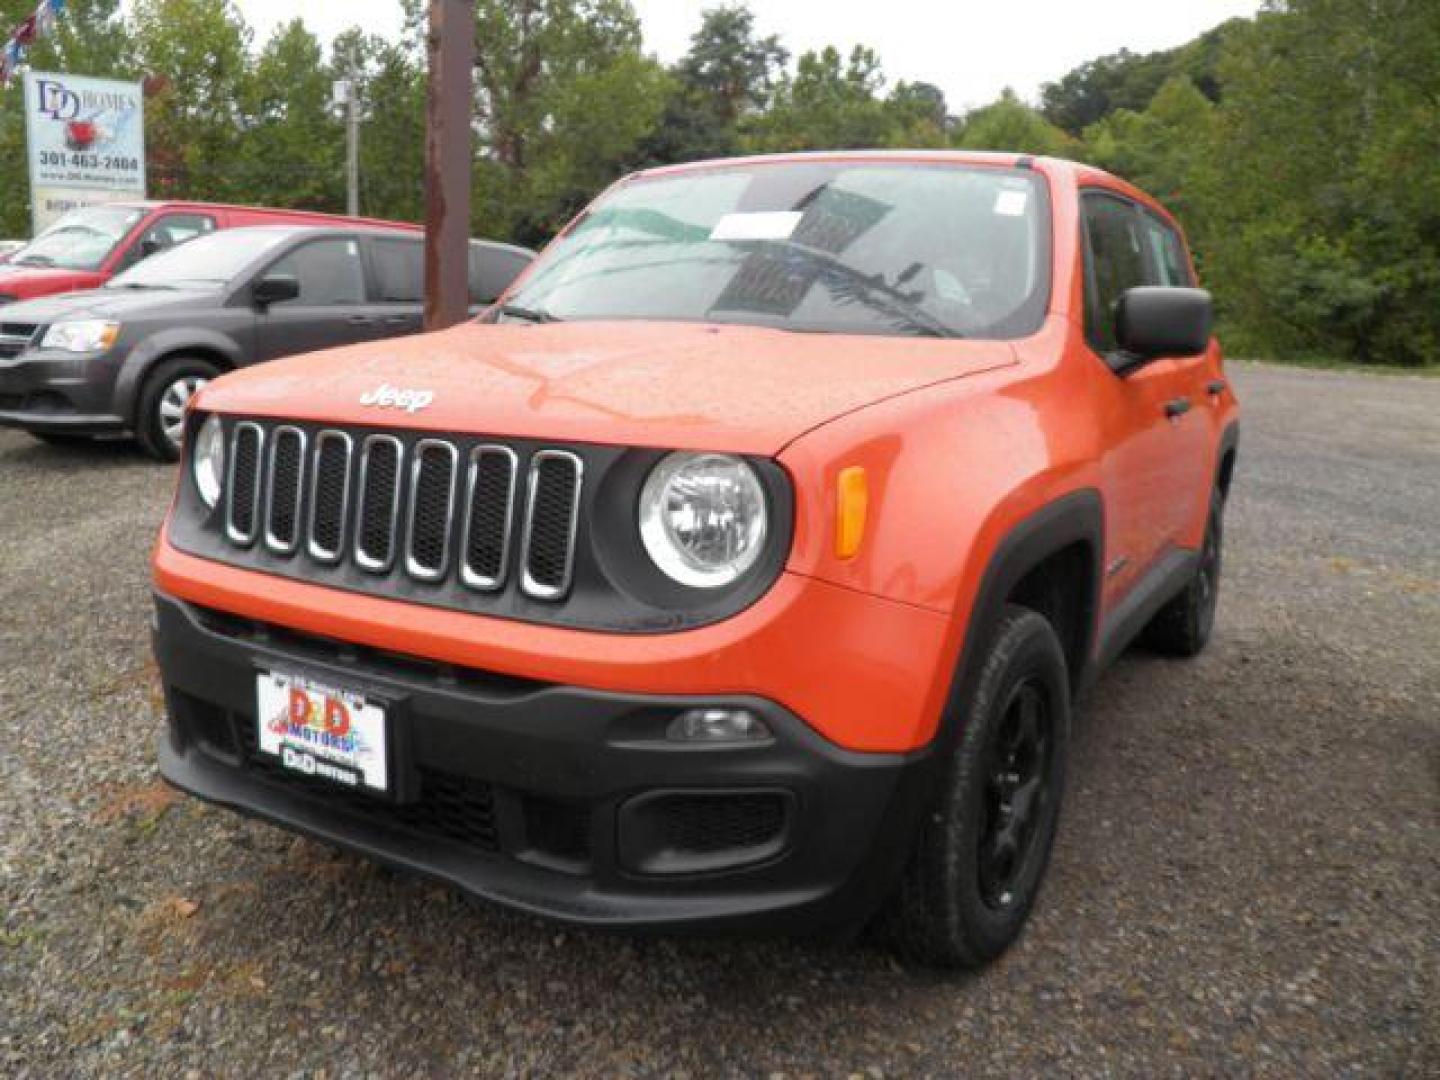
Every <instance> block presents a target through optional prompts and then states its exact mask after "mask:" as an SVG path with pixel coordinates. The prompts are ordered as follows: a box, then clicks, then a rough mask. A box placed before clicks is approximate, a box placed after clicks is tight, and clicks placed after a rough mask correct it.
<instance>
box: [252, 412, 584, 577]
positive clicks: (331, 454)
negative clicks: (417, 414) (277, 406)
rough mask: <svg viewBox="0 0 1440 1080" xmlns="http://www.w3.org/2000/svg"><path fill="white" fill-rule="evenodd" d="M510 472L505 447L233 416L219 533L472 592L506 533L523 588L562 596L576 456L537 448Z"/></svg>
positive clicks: (506, 560)
mask: <svg viewBox="0 0 1440 1080" xmlns="http://www.w3.org/2000/svg"><path fill="white" fill-rule="evenodd" d="M520 479H521V462H520V459H519V456H518V455H517V454H516V452H515V451H514V450H512V449H511V448H510V447H508V446H501V445H498V444H488V443H487V444H483V445H478V446H474V447H473V448H471V449H469V450H468V451H464V452H462V450H461V448H460V446H458V445H457V444H456V443H455V442H452V441H450V440H449V439H443V438H429V437H427V438H421V439H418V440H416V441H414V442H412V443H410V444H409V445H407V444H406V443H404V442H402V441H401V440H400V439H398V438H396V437H395V436H393V435H385V434H371V435H365V436H363V437H358V436H351V435H350V434H348V433H346V432H344V431H338V430H334V429H328V428H327V429H323V430H320V431H317V432H311V433H309V434H307V433H306V432H305V431H302V430H301V429H300V428H297V427H292V426H289V425H281V426H278V427H274V428H268V427H262V426H261V425H259V424H256V423H254V422H252V421H242V422H241V423H238V424H236V425H235V426H234V428H233V429H232V431H231V434H230V453H229V474H228V483H227V484H226V495H225V505H224V517H225V535H226V537H227V539H228V540H229V541H230V543H232V544H234V545H235V546H237V547H250V546H252V545H255V544H256V543H257V541H259V542H260V543H261V544H263V546H264V548H265V549H266V550H267V551H269V552H270V553H272V554H274V555H280V556H288V555H291V554H294V553H296V552H302V553H303V554H304V555H305V556H307V557H309V558H310V559H313V560H315V561H316V562H319V563H323V564H327V565H335V564H340V563H344V562H347V561H348V562H352V563H353V564H354V565H355V566H357V567H359V568H360V569H361V570H364V571H366V572H367V573H369V574H373V575H377V576H379V575H390V574H396V575H398V574H404V575H405V576H406V577H409V578H410V579H412V580H416V581H421V582H437V583H438V582H443V581H445V580H447V579H449V578H451V577H452V576H453V577H455V578H458V580H459V581H461V582H462V583H463V584H464V585H466V586H467V587H469V588H471V589H474V590H477V591H480V592H491V591H495V590H498V589H501V588H503V587H504V585H505V583H506V580H507V578H508V576H509V573H510V563H511V550H512V547H513V543H512V541H513V542H514V543H518V544H519V548H520V553H519V558H518V560H517V561H518V567H519V570H518V576H519V583H520V588H521V590H522V591H523V592H524V593H526V594H527V595H528V596H531V597H533V598H535V599H539V600H560V599H563V598H564V597H565V595H566V594H567V593H568V592H569V589H570V584H571V580H572V577H573V574H574V562H575V543H576V534H577V531H578V519H579V509H580V494H581V487H582V483H583V468H582V465H581V461H580V458H579V457H577V456H576V455H575V454H572V453H570V452H569V451H566V450H553V449H545V450H538V451H536V452H535V453H533V454H532V455H531V456H530V459H529V463H528V468H527V471H526V474H525V482H524V484H523V485H522V484H521V483H520ZM517 502H518V503H519V504H520V505H518V506H517ZM517 532H518V533H519V534H520V535H519V536H518V537H517V536H516V533H517Z"/></svg>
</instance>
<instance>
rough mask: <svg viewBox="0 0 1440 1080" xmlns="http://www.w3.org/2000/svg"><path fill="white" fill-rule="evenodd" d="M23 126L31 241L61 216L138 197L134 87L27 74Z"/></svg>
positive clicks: (139, 132)
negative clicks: (95, 205)
mask: <svg viewBox="0 0 1440 1080" xmlns="http://www.w3.org/2000/svg"><path fill="white" fill-rule="evenodd" d="M25 125H26V134H27V136H28V139H27V143H28V148H29V158H30V199H31V212H32V217H33V219H34V227H35V232H36V233H37V234H38V233H39V232H40V231H41V230H42V229H44V228H45V227H46V226H48V225H50V224H51V223H52V222H53V221H54V220H55V219H56V218H57V217H59V216H60V215H61V214H63V213H65V212H66V211H67V210H73V209H75V208H76V207H79V206H90V205H93V204H95V203H102V202H114V201H116V200H117V199H134V198H143V197H144V195H145V100H144V95H143V93H142V92H141V88H140V84H139V83H129V82H117V81H115V80H113V79H91V78H87V77H85V76H80V75H54V74H50V73H48V72H44V71H30V72H27V73H26V75H25Z"/></svg>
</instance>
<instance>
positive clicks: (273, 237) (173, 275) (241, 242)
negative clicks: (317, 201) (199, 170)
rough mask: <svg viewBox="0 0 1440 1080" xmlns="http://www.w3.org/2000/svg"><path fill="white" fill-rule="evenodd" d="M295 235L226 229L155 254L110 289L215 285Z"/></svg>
mask: <svg viewBox="0 0 1440 1080" xmlns="http://www.w3.org/2000/svg"><path fill="white" fill-rule="evenodd" d="M292 236H294V233H293V232H292V231H290V230H287V229H226V230H225V231H223V232H217V233H211V234H210V235H209V236H202V237H199V238H197V239H195V240H190V241H188V242H186V243H184V244H181V245H180V246H179V247H174V248H171V249H170V250H169V251H162V252H161V253H160V254H158V255H152V256H150V258H148V259H146V260H145V261H144V262H140V263H136V264H135V265H134V266H132V267H131V268H130V269H129V270H126V271H125V273H123V274H117V275H116V276H115V277H113V278H111V279H110V283H109V284H108V285H106V286H105V287H106V288H107V289H182V290H183V289H215V288H219V287H220V286H223V285H226V284H228V283H229V282H230V280H231V279H232V278H233V277H235V275H236V274H238V273H240V271H242V270H244V269H245V268H246V267H247V266H249V265H250V264H251V263H253V262H254V261H255V260H256V259H259V258H260V257H261V256H262V255H264V254H265V253H266V252H267V251H269V250H271V249H272V248H275V247H279V246H280V245H281V244H283V243H284V242H285V241H286V240H288V239H290V238H291V237H292Z"/></svg>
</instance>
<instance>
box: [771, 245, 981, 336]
mask: <svg viewBox="0 0 1440 1080" xmlns="http://www.w3.org/2000/svg"><path fill="white" fill-rule="evenodd" d="M781 251H782V252H783V253H784V255H786V256H793V255H798V256H800V257H801V258H802V259H804V260H805V261H806V262H810V263H813V264H814V265H815V266H816V268H817V269H818V270H819V271H820V273H821V275H822V276H823V275H825V274H830V275H832V276H833V277H836V278H838V279H840V281H841V282H842V283H843V284H844V285H846V286H853V287H854V288H855V289H856V290H857V291H858V292H861V293H864V294H866V295H867V296H868V297H869V299H868V300H867V299H866V298H865V297H862V296H856V297H855V299H856V300H857V301H858V302H859V303H861V304H864V305H865V306H866V307H868V308H870V310H872V311H878V312H879V313H881V314H882V315H889V316H890V317H891V318H894V319H896V320H898V321H899V322H901V323H903V324H905V325H907V326H909V327H911V328H912V329H914V330H916V331H917V332H919V334H921V335H922V336H924V337H941V338H958V337H964V336H965V335H963V334H962V333H960V331H958V330H955V329H953V328H951V327H949V326H946V325H945V324H944V323H943V322H941V321H940V320H939V319H937V318H936V317H935V316H934V315H931V314H930V312H928V311H926V310H925V309H924V308H922V307H920V306H919V305H918V304H916V303H915V301H914V300H912V299H911V298H910V297H909V296H907V295H906V294H905V293H903V292H901V291H900V290H899V289H897V288H896V287H895V286H893V285H890V284H888V283H887V282H886V281H885V279H884V277H883V276H882V275H880V274H876V275H875V276H874V277H871V276H870V275H869V274H866V273H864V272H863V271H861V270H857V269H855V267H853V266H851V265H850V264H849V263H846V262H843V261H841V260H840V259H837V258H836V257H835V256H834V255H831V254H830V253H829V252H826V251H817V250H816V249H815V248H810V247H805V246H803V245H801V244H796V243H793V242H791V243H787V244H784V245H783V247H782V248H781ZM782 257H783V256H782Z"/></svg>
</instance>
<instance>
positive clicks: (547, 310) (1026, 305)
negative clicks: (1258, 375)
mask: <svg viewBox="0 0 1440 1080" xmlns="http://www.w3.org/2000/svg"><path fill="white" fill-rule="evenodd" d="M1048 227H1049V223H1048V203H1047V202H1046V196H1045V189H1044V188H1043V186H1042V184H1041V183H1040V182H1039V180H1038V178H1037V177H1036V175H1035V174H1034V173H1033V172H1031V171H1029V170H1024V169H1007V168H996V167H988V166H962V165H954V164H945V163H940V164H928V163H927V164H913V163H900V162H896V163H888V162H886V163H871V162H844V161H820V160H817V161H803V160H802V161H790V162H778V163H777V162H771V163H761V164H752V165H736V166H717V167H714V168H704V169H698V170H694V171H682V172H677V173H670V174H664V173H662V174H657V175H654V176H642V177H639V178H637V179H635V180H632V181H629V182H627V183H624V184H622V185H621V186H619V187H617V188H615V189H614V190H613V191H612V192H611V193H610V194H608V195H606V196H604V197H602V198H601V199H600V200H599V201H598V202H597V203H595V204H594V205H593V206H592V207H591V208H590V209H589V210H587V211H586V212H585V213H584V214H583V215H582V216H581V217H580V218H579V219H577V221H576V222H575V223H574V224H573V225H572V226H571V227H570V228H569V230H567V232H566V233H564V234H563V235H562V236H561V238H560V239H559V240H557V241H556V242H555V243H554V244H552V245H551V246H550V248H549V249H548V250H547V251H546V252H545V254H544V255H543V256H542V257H541V259H540V261H539V262H538V263H537V264H536V266H535V268H534V270H533V271H532V272H531V273H530V275H529V276H528V277H527V278H526V279H524V281H522V283H521V284H520V286H519V288H517V289H516V290H515V292H513V293H512V294H510V295H509V296H507V297H506V298H505V304H504V307H503V308H502V309H500V310H499V311H498V312H497V314H496V317H497V318H498V319H501V320H507V319H515V320H526V321H532V322H545V321H552V320H595V319H659V320H679V321H686V322H709V323H717V322H718V323H747V324H753V325H760V326H770V327H775V328H778V329H783V330H794V331H807V332H818V333H837V334H885V335H914V336H928V337H983V338H1013V337H1019V336H1022V335H1024V334H1028V333H1032V332H1033V331H1034V330H1035V329H1037V328H1038V326H1039V324H1040V320H1041V318H1042V317H1043V315H1044V310H1045V305H1046V302H1047V300H1048V294H1049V231H1048Z"/></svg>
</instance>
